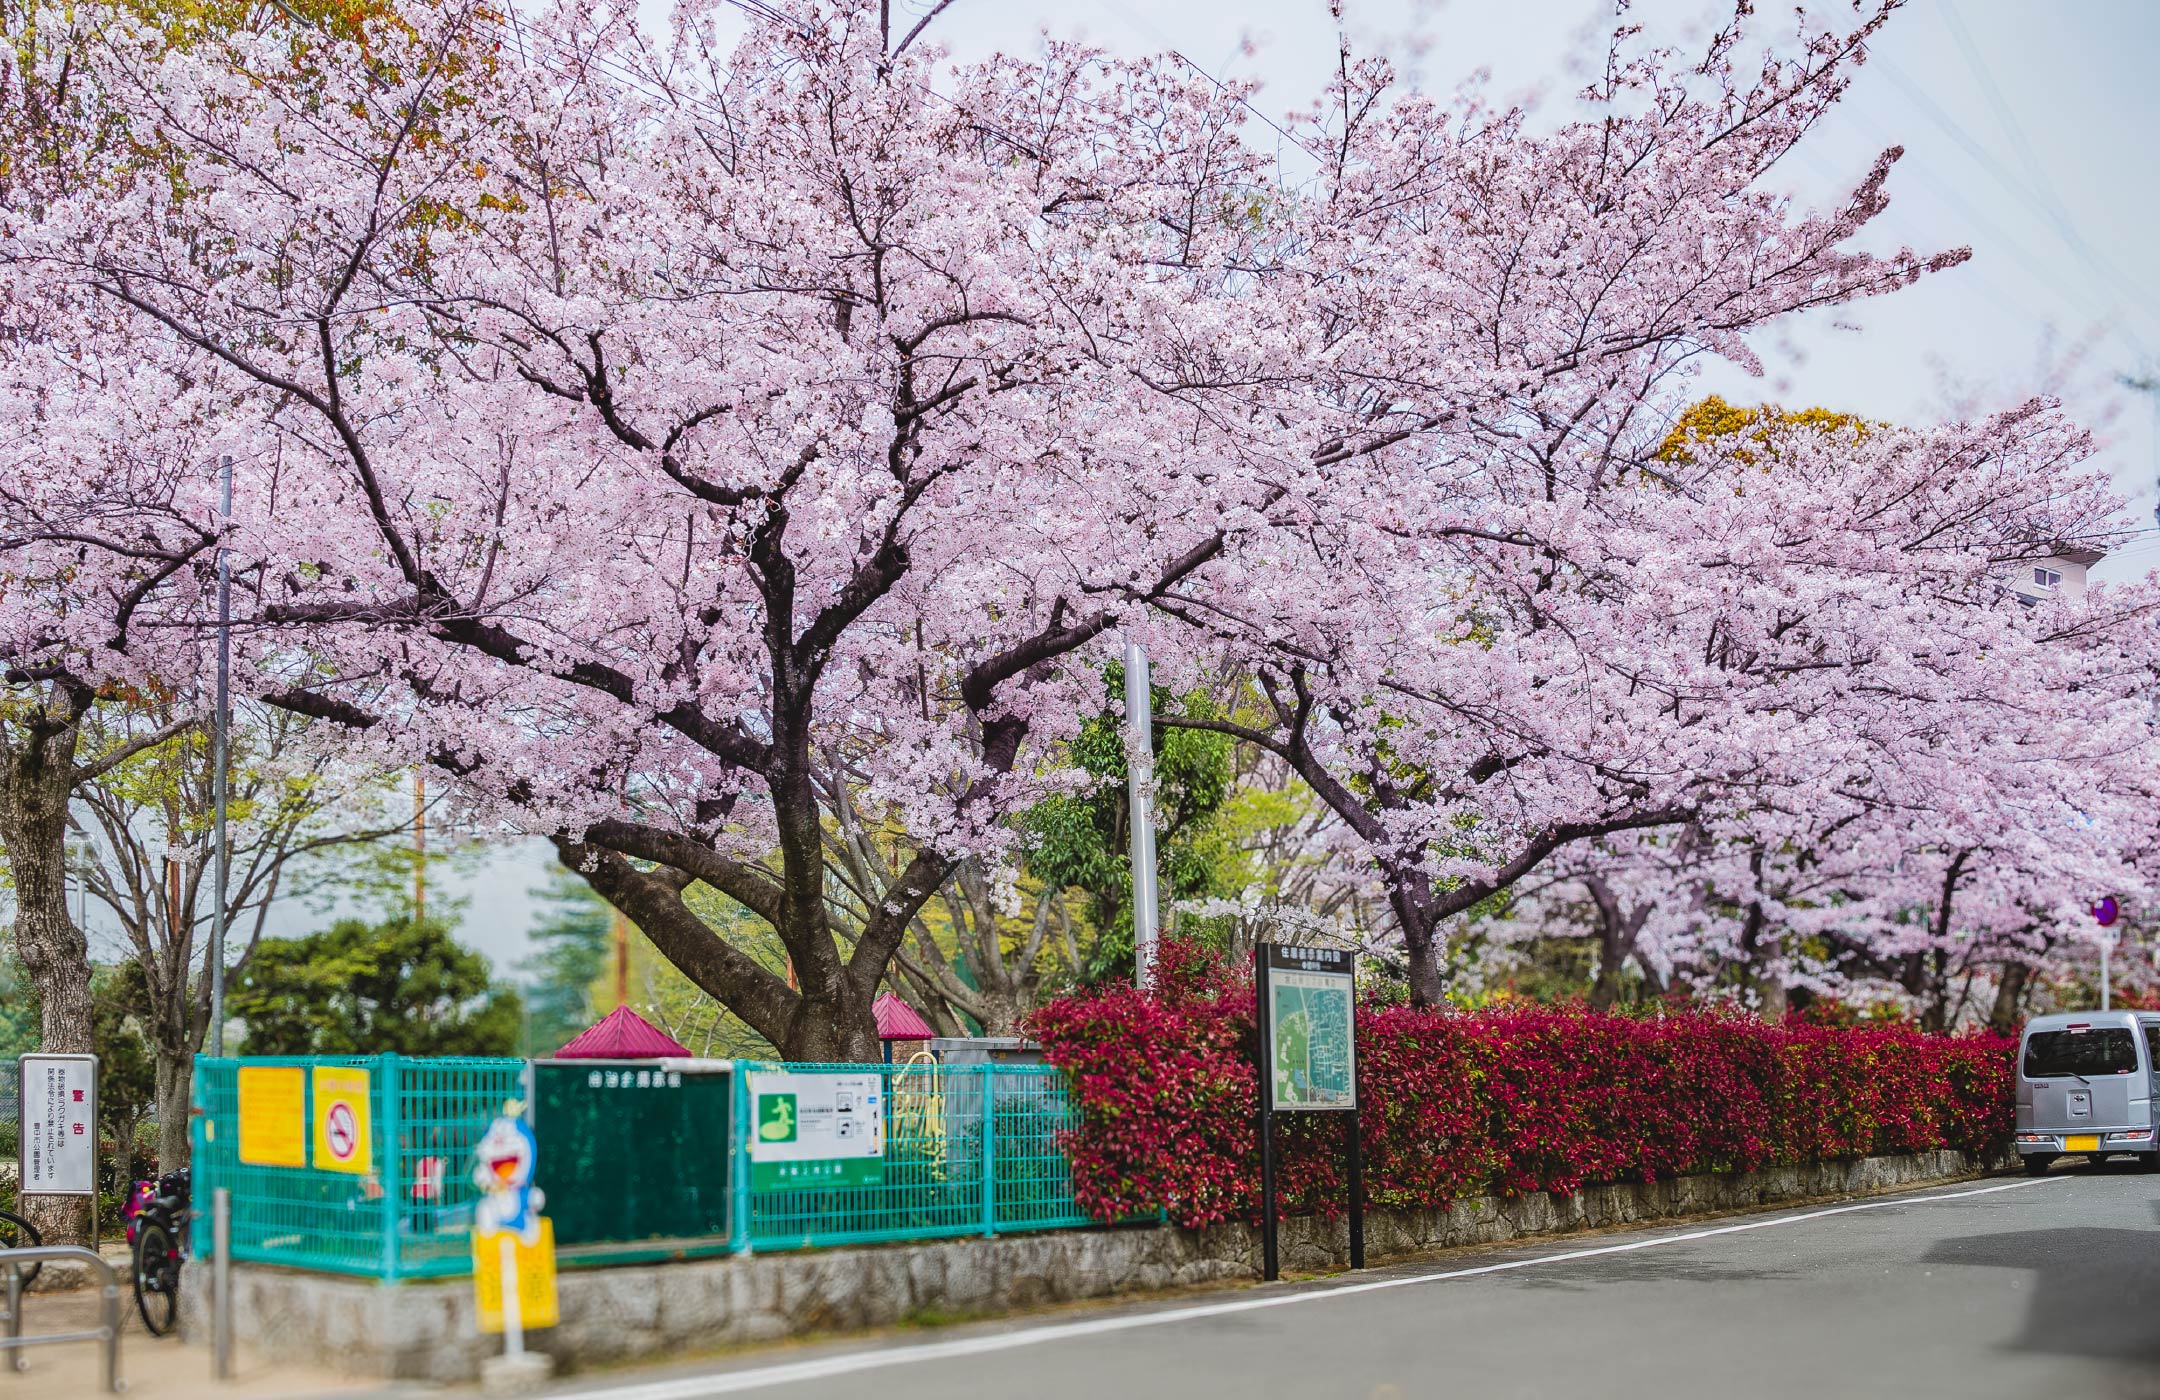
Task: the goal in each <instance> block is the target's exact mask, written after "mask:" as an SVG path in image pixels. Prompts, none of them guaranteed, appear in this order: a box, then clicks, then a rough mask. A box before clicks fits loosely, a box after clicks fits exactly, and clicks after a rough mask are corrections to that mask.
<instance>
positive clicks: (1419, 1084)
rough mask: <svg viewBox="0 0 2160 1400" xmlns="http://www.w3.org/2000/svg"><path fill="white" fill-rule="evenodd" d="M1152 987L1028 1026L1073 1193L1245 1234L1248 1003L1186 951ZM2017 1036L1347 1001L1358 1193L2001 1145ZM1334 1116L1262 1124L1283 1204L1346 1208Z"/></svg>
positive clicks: (1249, 1146) (1110, 1209) (1112, 1214)
mask: <svg viewBox="0 0 2160 1400" xmlns="http://www.w3.org/2000/svg"><path fill="white" fill-rule="evenodd" d="M1168 963H1169V965H1167V966H1166V967H1165V970H1164V976H1163V977H1162V978H1161V984H1162V985H1161V990H1160V992H1159V993H1157V994H1144V993H1141V992H1137V991H1134V990H1132V989H1130V988H1109V989H1104V990H1100V991H1095V992H1091V993H1086V994H1082V995H1079V996H1073V997H1068V998H1065V999H1063V1000H1060V1001H1056V1002H1052V1003H1051V1004H1049V1005H1048V1006H1045V1007H1043V1008H1042V1009H1041V1010H1039V1011H1037V1012H1036V1013H1035V1016H1034V1018H1033V1021H1032V1023H1031V1028H1032V1031H1033V1033H1034V1035H1035V1036H1036V1037H1037V1038H1039V1039H1040V1040H1041V1042H1042V1045H1043V1051H1044V1055H1045V1057H1046V1058H1047V1059H1048V1060H1049V1061H1050V1063H1052V1064H1054V1065H1057V1066H1058V1067H1060V1068H1062V1069H1064V1070H1065V1071H1066V1072H1067V1074H1068V1076H1069V1077H1070V1080H1071V1083H1072V1092H1073V1095H1074V1098H1075V1101H1076V1103H1077V1105H1078V1107H1079V1109H1080V1113H1081V1126H1080V1127H1079V1128H1078V1129H1077V1130H1076V1131H1074V1132H1073V1133H1072V1134H1071V1135H1070V1136H1069V1138H1068V1140H1067V1142H1066V1153H1067V1155H1068V1157H1069V1158H1070V1160H1071V1163H1072V1178H1073V1189H1074V1193H1075V1195H1076V1196H1077V1197H1078V1199H1079V1201H1080V1203H1081V1204H1082V1206H1083V1207H1085V1208H1086V1209H1087V1210H1089V1211H1090V1212H1091V1213H1093V1214H1094V1215H1096V1216H1097V1217H1098V1218H1101V1219H1104V1220H1110V1219H1117V1218H1123V1217H1129V1216H1131V1215H1133V1214H1135V1213H1138V1212H1142V1211H1151V1210H1154V1209H1156V1208H1158V1207H1160V1208H1163V1209H1166V1210H1167V1211H1168V1212H1169V1215H1170V1218H1171V1219H1173V1220H1175V1221H1177V1222H1178V1223H1179V1224H1182V1225H1187V1226H1192V1227H1198V1226H1202V1225H1206V1224H1210V1223H1212V1222H1215V1221H1218V1220H1226V1219H1248V1220H1249V1219H1254V1218H1256V1217H1257V1213H1258V1201H1259V1161H1260V1158H1259V1149H1258V1140H1257V1135H1256V1131H1255V1128H1256V1125H1255V1122H1254V1119H1255V1116H1256V1115H1255V1098H1254V1094H1255V1092H1256V1079H1255V1071H1254V1067H1253V1052H1254V1047H1255V1032H1254V1027H1253V996H1252V990H1251V987H1250V985H1249V983H1248V982H1247V980H1246V979H1245V978H1242V977H1239V976H1236V975H1234V974H1231V973H1229V972H1228V971H1227V970H1226V969H1223V968H1221V967H1220V966H1218V965H1213V964H1210V963H1209V962H1208V961H1207V960H1206V959H1204V958H1201V957H1198V956H1195V955H1193V954H1192V953H1190V952H1182V953H1181V954H1180V955H1179V956H1178V957H1175V958H1172V959H1170V960H1168ZM2015 1048H2016V1045H2015V1042H2014V1041H2012V1040H2009V1039H2005V1038H2003V1037H2001V1036H1994V1035H1962V1036H1938V1035H1925V1034H1922V1033H1920V1032H1918V1031H1915V1030H1910V1029H1905V1028H1898V1027H1890V1028H1880V1029H1858V1030H1841V1029H1832V1028H1828V1027H1821V1026H1805V1025H1797V1024H1787V1025H1783V1026H1771V1025H1766V1024H1764V1023H1762V1022H1760V1021H1757V1020H1753V1019H1747V1018H1742V1017H1737V1016H1730V1015H1722V1014H1717V1013H1713V1012H1704V1011H1680V1012H1668V1013H1665V1014H1661V1015H1657V1016H1654V1017H1648V1018H1637V1017H1633V1016H1603V1015H1592V1014H1590V1013H1588V1012H1585V1011H1581V1010H1576V1009H1567V1008H1542V1007H1541V1008H1534V1009H1525V1010H1506V1011H1486V1012H1434V1011H1414V1010H1410V1009H1407V1008H1386V1009H1373V1008H1365V1009H1361V1010H1360V1011H1359V1013H1358V1095H1359V1102H1360V1104H1361V1105H1362V1107H1361V1109H1360V1114H1359V1117H1360V1121H1361V1125H1362V1127H1363V1129H1364V1134H1365V1142H1364V1145H1365V1161H1366V1190H1367V1198H1368V1200H1370V1201H1371V1202H1372V1203H1374V1204H1377V1205H1390V1206H1438V1205H1444V1204H1446V1203H1447V1202H1448V1201H1450V1200H1454V1199H1456V1198H1459V1197H1464V1196H1475V1195H1484V1194H1488V1193H1493V1194H1500V1195H1519V1194H1522V1193H1524V1192H1530V1191H1558V1192H1567V1191H1572V1190H1574V1189H1576V1188H1577V1187H1580V1186H1584V1185H1590V1184H1595V1183H1600V1182H1613V1181H1650V1180H1656V1179H1659V1178H1662V1177H1672V1176H1680V1175H1685V1174H1689V1173H1695V1172H1717V1171H1746V1170H1749V1169H1752V1168H1755V1167H1761V1166H1769V1165H1778V1164H1786V1163H1797V1162H1811V1161H1822V1160H1828V1159H1835V1158H1845V1157H1862V1156H1869V1155H1873V1154H1877V1153H1890V1152H1918V1151H1927V1150H1932V1149H1936V1148H1946V1147H1947V1148H1963V1149H1965V1150H1968V1151H1982V1150H1987V1149H1991V1148H1995V1147H1999V1146H2000V1145H2001V1144H2002V1143H2004V1142H2005V1141H2006V1140H2007V1139H2008V1137H2009V1134H2010V1131H2011V1126H2012V1099H2013V1095H2012V1090H2011V1077H2010V1075H2011V1066H2012V1057H2013V1054H2014V1051H2015ZM1343 1127H1344V1124H1343V1120H1342V1119H1341V1118H1340V1117H1339V1116H1337V1115H1326V1114H1322V1115H1292V1116H1290V1117H1287V1118H1284V1119H1281V1120H1279V1126H1278V1129H1277V1134H1278V1136H1277V1146H1278V1149H1279V1151H1280V1157H1279V1158H1278V1163H1279V1165H1278V1184H1279V1185H1278V1189H1279V1190H1280V1192H1281V1199H1282V1208H1283V1210H1284V1211H1285V1212H1286V1213H1297V1212H1300V1211H1306V1210H1314V1211H1319V1212H1322V1213H1326V1214H1333V1213H1335V1212H1337V1211H1339V1210H1341V1209H1342V1207H1343V1204H1344V1191H1345V1184H1344V1180H1343V1152H1342V1141H1343Z"/></svg>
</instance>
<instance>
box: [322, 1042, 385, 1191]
mask: <svg viewBox="0 0 2160 1400" xmlns="http://www.w3.org/2000/svg"><path fill="white" fill-rule="evenodd" d="M374 1165H375V1163H374V1157H373V1153H372V1150H371V1149H370V1146H369V1140H368V1072H367V1071H366V1070H364V1069H339V1068H333V1067H330V1066H326V1065H318V1066H316V1068H315V1166H316V1167H317V1169H318V1170H321V1171H326V1172H354V1173H356V1174H361V1175H365V1174H366V1173H367V1172H368V1171H369V1170H370V1169H372V1168H373V1166H374Z"/></svg>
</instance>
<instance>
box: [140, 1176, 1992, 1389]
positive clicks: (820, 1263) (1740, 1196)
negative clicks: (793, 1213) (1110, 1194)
mask: <svg viewBox="0 0 2160 1400" xmlns="http://www.w3.org/2000/svg"><path fill="white" fill-rule="evenodd" d="M2000 1164H2001V1163H1999V1162H1994V1161H1980V1160H1976V1159H1974V1158H1971V1157H1968V1156H1967V1155H1965V1154H1963V1153H1958V1152H1934V1153H1923V1154H1918V1155H1914V1156H1906V1157H1871V1158H1865V1159H1861V1160H1856V1161H1849V1162H1824V1163H1817V1164H1813V1165H1810V1166H1805V1167H1774V1168H1770V1169H1767V1170H1764V1171H1759V1172H1744V1173H1738V1174H1733V1175H1722V1176H1696V1177H1683V1178H1680V1179H1678V1180H1674V1181H1660V1182H1654V1183H1648V1184H1634V1185H1628V1184H1622V1185H1611V1186H1596V1187H1590V1188H1587V1189H1585V1190H1583V1191H1580V1192H1577V1193H1575V1194H1573V1195H1568V1196H1553V1195H1546V1194H1543V1193H1540V1194H1537V1195H1531V1196H1522V1197H1516V1198H1512V1199H1502V1198H1498V1197H1478V1198H1474V1199H1470V1200H1464V1201H1458V1202H1456V1203H1455V1204H1454V1205H1452V1206H1450V1207H1448V1208H1447V1209H1445V1210H1417V1211H1393V1210H1373V1211H1369V1212H1367V1214H1366V1222H1365V1223H1366V1233H1365V1237H1366V1259H1367V1262H1368V1263H1371V1262H1377V1261H1379V1260H1381V1259H1384V1258H1387V1257H1389V1256H1402V1255H1410V1254H1416V1253H1420V1252H1423V1251H1427V1250H1434V1249H1444V1248H1450V1247H1455V1246H1461V1245H1472V1244H1496V1243H1500V1242H1503V1241H1507V1240H1513V1239H1522V1238H1527V1237H1532V1236H1538V1235H1552V1234H1561V1233H1565V1232H1568V1231H1573V1230H1585V1229H1603V1228H1609V1227H1613V1226H1623V1225H1632V1224H1649V1223H1653V1222H1657V1221H1662V1220H1675V1219H1681V1218H1684V1217H1688V1216H1695V1215H1702V1214H1707V1213H1710V1212H1715V1211H1724V1210H1739V1209H1746V1208H1749V1207H1756V1206H1765V1205H1774V1204H1780V1203H1784V1202H1791V1201H1798V1200H1805V1199H1810V1198H1820V1197H1827V1196H1854V1195H1867V1194H1870V1193H1874V1192H1879V1191H1886V1190H1892V1189H1895V1188H1898V1187H1901V1186H1914V1185H1919V1184H1922V1183H1926V1182H1931V1181H1942V1180H1947V1179H1951V1178H1955V1177H1960V1176H1968V1175H1971V1174H1973V1173H1974V1172H1977V1171H1980V1170H1984V1169H1987V1168H1989V1167H1993V1166H1997V1165H2000ZM1280 1245H1281V1250H1282V1255H1281V1257H1282V1264H1283V1267H1284V1269H1285V1270H1287V1271H1291V1272H1324V1271H1327V1270H1332V1269H1339V1268H1342V1267H1344V1266H1345V1265H1346V1264H1347V1263H1348V1262H1349V1247H1350V1246H1349V1229H1348V1225H1347V1223H1346V1222H1345V1221H1343V1220H1340V1219H1336V1220H1321V1219H1317V1218H1304V1219H1297V1220H1290V1221H1286V1222H1284V1224H1283V1227H1282V1230H1281V1234H1280ZM1259 1267H1260V1236H1259V1231H1258V1230H1257V1229H1255V1228H1253V1227H1251V1226H1246V1225H1231V1226H1218V1227H1215V1228H1213V1229H1209V1230H1206V1231H1200V1232H1194V1231H1190V1230H1179V1229H1174V1228H1170V1227H1166V1226H1141V1227H1123V1228H1115V1229H1095V1230H1054V1231H1045V1232H1043V1233H1041V1234H1031V1235H1003V1236H999V1237H998V1238H996V1239H982V1238H963V1239H950V1240H931V1241H924V1242H922V1243H919V1244H894V1245H877V1246H866V1247H862V1248H853V1249H819V1250H802V1251H790V1252H786V1253H772V1254H752V1255H747V1256H735V1257H728V1258H720V1259H700V1260H687V1261H682V1262H678V1263H668V1264H638V1265H625V1266H620V1267H615V1268H595V1269H577V1270H566V1271H565V1272H563V1273H562V1274H561V1275H560V1276H559V1279H558V1292H559V1296H560V1299H561V1305H562V1322H561V1325H560V1326H558V1327H555V1328H552V1329H550V1330H548V1331H545V1332H539V1333H535V1334H533V1335H532V1336H531V1337H530V1338H529V1339H528V1345H530V1346H531V1347H532V1348H533V1349H534V1350H539V1351H545V1352H548V1353H550V1354H551V1355H553V1356H554V1357H555V1358H556V1360H557V1363H558V1366H559V1367H560V1369H562V1370H565V1371H572V1370H576V1369H577V1368H578V1367H580V1366H585V1365H592V1364H595V1363H600V1362H610V1361H627V1360H635V1359H641V1358H644V1359H661V1358H665V1357H668V1356H673V1355H680V1354H683V1353H686V1352H694V1351H705V1350H710V1349H713V1348H717V1347H723V1346H730V1345H738V1344H742V1343H749V1342H767V1341H777V1340H779V1339H781V1338H785V1337H795V1336H802V1335H806V1334H811V1333H823V1332H844V1331H850V1330H856V1329H861V1328H867V1327H880V1326H889V1325H892V1324H895V1323H902V1322H907V1321H911V1320H917V1319H922V1318H937V1319H946V1318H951V1317H957V1316H965V1315H970V1314H974V1315H987V1314H992V1313H998V1312H1004V1311H1009V1310H1012V1309H1016V1308H1026V1307H1033V1306H1038V1305H1041V1304H1045V1303H1061V1302H1071V1301H1075V1300H1079V1299H1085V1298H1105V1297H1111V1296H1114V1295H1117V1294H1124V1293H1145V1292H1150V1291H1156V1290H1160V1289H1165V1288H1179V1287H1189V1286H1193V1285H1197V1284H1206V1283H1215V1282H1222V1281H1228V1280H1237V1279H1251V1278H1253V1277H1255V1276H1256V1275H1257V1274H1258V1272H1259ZM187 1269H188V1275H187V1278H186V1282H185V1283H184V1285H183V1287H182V1290H181V1300H182V1308H181V1313H182V1317H181V1325H182V1329H183V1333H184V1335H186V1336H187V1337H188V1339H189V1340H190V1341H204V1340H207V1338H208V1335H209V1332H208V1317H207V1312H206V1309H205V1307H204V1300H205V1298H206V1296H207V1293H208V1288H209V1282H210V1278H209V1266H208V1265H207V1264H206V1263H205V1262H203V1261H201V1260H190V1261H189V1262H188V1265H187ZM232 1273H233V1294H234V1301H235V1313H234V1317H235V1328H234V1331H235V1335H236V1337H237V1339H238V1340H239V1341H240V1342H241V1343H242V1344H243V1345H245V1346H247V1347H250V1348H251V1349H253V1350H255V1351H256V1352H257V1353H258V1354H260V1355H263V1356H266V1357H268V1358H269V1359H271V1360H276V1361H289V1362H297V1363H302V1364H306V1365H311V1366H323V1367H328V1368H331V1369H334V1370H340V1371H344V1372H347V1373H349V1374H353V1375H359V1376H368V1377H374V1378H377V1379H381V1380H413V1381H429V1382H436V1383H455V1382H465V1381H471V1380H474V1379H476V1378H477V1377H478V1375H479V1372H480V1361H481V1358H483V1357H485V1356H490V1355H493V1354H495V1353H496V1351H497V1350H498V1349H499V1347H500V1345H501V1344H500V1343H499V1342H497V1341H496V1340H495V1339H494V1338H492V1337H482V1336H480V1335H478V1333H477V1331H476V1328H475V1325H474V1316H473V1298H472V1285H471V1283H470V1281H469V1280H465V1279H451V1280H443V1281H440V1282H432V1283H404V1284H382V1283H374V1282H369V1281H366V1280H360V1279H344V1278H335V1277H332V1276H329V1275H324V1274H311V1273H303V1272H300V1271H297V1270H291V1269H277V1268H268V1267H264V1266H260V1265H252V1264H243V1265H235V1266H234V1268H233V1271H232Z"/></svg>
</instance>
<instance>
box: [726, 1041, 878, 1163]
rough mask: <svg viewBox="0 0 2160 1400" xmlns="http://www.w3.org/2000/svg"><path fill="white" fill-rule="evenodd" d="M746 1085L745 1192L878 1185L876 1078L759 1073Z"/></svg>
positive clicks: (869, 1075) (777, 1072) (754, 1074)
mask: <svg viewBox="0 0 2160 1400" xmlns="http://www.w3.org/2000/svg"><path fill="white" fill-rule="evenodd" d="M748 1088H749V1098H750V1189H751V1190H753V1191H784V1190H789V1189H792V1188H797V1187H815V1186H875V1185H878V1184H879V1183H881V1182H883V1181H884V1179H885V1102H884V1076H883V1075H879V1074H798V1073H794V1072H791V1071H778V1070H758V1071H753V1072H752V1073H751V1074H750V1076H749V1082H748Z"/></svg>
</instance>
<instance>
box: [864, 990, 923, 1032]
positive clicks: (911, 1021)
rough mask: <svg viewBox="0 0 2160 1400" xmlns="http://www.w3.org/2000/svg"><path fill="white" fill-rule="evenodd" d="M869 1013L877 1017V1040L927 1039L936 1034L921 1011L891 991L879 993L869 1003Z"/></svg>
mask: <svg viewBox="0 0 2160 1400" xmlns="http://www.w3.org/2000/svg"><path fill="white" fill-rule="evenodd" d="M870 1013H871V1014H872V1015H874V1016H876V1017H877V1038H878V1039H879V1040H928V1039H930V1038H931V1037H932V1036H935V1035H936V1034H937V1032H936V1031H934V1030H931V1029H930V1023H929V1022H928V1021H925V1020H924V1019H923V1018H922V1013H921V1012H919V1011H917V1010H916V1009H915V1008H914V1007H912V1006H909V1005H908V1004H907V1003H906V1002H904V1001H902V1000H900V998H898V997H896V996H894V995H893V994H892V993H891V992H881V993H879V994H878V999H877V1000H876V1001H873V1002H871V1003H870Z"/></svg>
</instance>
